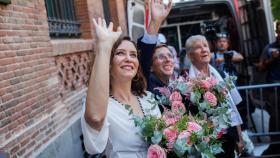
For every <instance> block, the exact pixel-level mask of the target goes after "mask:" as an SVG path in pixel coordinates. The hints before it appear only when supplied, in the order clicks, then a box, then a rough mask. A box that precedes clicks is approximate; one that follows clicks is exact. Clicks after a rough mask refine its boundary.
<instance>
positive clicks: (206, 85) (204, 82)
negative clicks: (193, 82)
mask: <svg viewBox="0 0 280 158" xmlns="http://www.w3.org/2000/svg"><path fill="white" fill-rule="evenodd" d="M199 85H200V87H201V88H203V89H206V90H208V89H209V88H210V87H211V84H210V83H209V82H208V81H207V80H202V81H200V82H199Z"/></svg>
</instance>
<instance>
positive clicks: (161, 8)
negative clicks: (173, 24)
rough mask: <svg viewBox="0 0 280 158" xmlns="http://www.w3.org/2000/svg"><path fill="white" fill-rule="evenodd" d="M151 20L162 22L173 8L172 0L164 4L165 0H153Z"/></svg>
mask: <svg viewBox="0 0 280 158" xmlns="http://www.w3.org/2000/svg"><path fill="white" fill-rule="evenodd" d="M150 4H151V20H154V21H158V22H160V23H161V22H162V21H163V20H164V19H165V18H166V17H167V15H168V14H169V12H170V10H171V8H172V0H169V2H168V4H167V5H166V4H164V3H163V0H151V3H150Z"/></svg>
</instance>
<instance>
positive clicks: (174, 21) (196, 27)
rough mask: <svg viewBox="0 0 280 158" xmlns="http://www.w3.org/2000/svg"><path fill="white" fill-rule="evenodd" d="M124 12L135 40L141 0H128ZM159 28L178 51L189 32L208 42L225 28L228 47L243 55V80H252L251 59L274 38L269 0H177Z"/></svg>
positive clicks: (139, 29) (142, 24)
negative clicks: (229, 43) (205, 38)
mask: <svg viewBox="0 0 280 158" xmlns="http://www.w3.org/2000/svg"><path fill="white" fill-rule="evenodd" d="M127 15H128V30H129V35H130V36H131V37H132V39H134V40H136V39H137V38H139V37H140V36H142V35H143V33H144V28H145V21H146V20H145V9H144V2H143V0H128V1H127ZM160 32H161V33H163V34H164V35H165V36H166V37H167V41H168V44H169V45H172V46H174V47H175V48H176V50H177V51H178V52H180V51H181V50H182V48H184V44H185V41H186V39H187V38H188V37H189V36H191V35H194V34H204V35H205V36H206V37H207V38H208V39H209V41H210V44H211V43H213V42H214V38H215V33H216V32H228V33H229V35H230V40H231V48H230V49H233V50H236V51H238V52H240V53H241V54H243V56H244V57H245V60H244V62H243V63H242V65H240V71H241V77H240V78H242V79H244V81H243V84H248V82H249V81H252V78H249V76H252V74H254V68H253V63H254V62H257V61H258V60H259V57H260V55H261V52H262V49H263V48H264V46H265V45H266V44H267V43H270V42H272V41H274V40H275V34H274V29H273V22H272V14H271V8H270V0H251V1H248V0H177V1H176V3H174V4H173V8H172V10H171V12H170V14H169V16H168V17H167V19H166V21H165V22H164V23H163V25H162V27H161V29H160ZM244 67H246V68H245V69H244Z"/></svg>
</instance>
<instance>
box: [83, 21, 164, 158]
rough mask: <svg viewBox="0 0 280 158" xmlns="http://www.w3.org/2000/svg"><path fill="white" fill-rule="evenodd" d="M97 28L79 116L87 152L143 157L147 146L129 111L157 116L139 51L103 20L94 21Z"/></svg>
mask: <svg viewBox="0 0 280 158" xmlns="http://www.w3.org/2000/svg"><path fill="white" fill-rule="evenodd" d="M93 22H94V25H95V30H96V36H97V37H96V39H97V45H96V56H95V61H94V65H93V68H92V73H91V76H90V80H89V87H88V92H87V97H86V102H85V106H84V108H83V115H82V117H81V125H82V132H83V135H84V145H85V148H86V150H87V152H88V153H90V154H97V153H105V154H106V156H107V157H109V158H111V157H112V158H136V157H137V158H138V157H139V158H144V157H146V156H147V149H148V146H147V144H146V142H145V140H144V139H143V138H142V137H141V135H140V134H139V133H138V132H139V129H138V128H137V127H135V125H134V122H133V120H132V119H131V117H132V116H131V115H129V111H128V110H127V109H126V108H125V105H130V108H131V110H132V112H133V114H134V115H138V116H141V117H143V116H144V115H157V116H160V111H159V109H158V107H156V108H155V109H154V110H150V109H152V106H153V105H151V104H150V102H149V101H148V99H150V98H151V96H150V93H147V92H146V91H145V88H146V83H145V79H144V77H143V75H142V73H141V69H140V67H139V61H138V55H139V54H138V53H137V49H136V46H135V44H134V42H132V41H131V40H130V39H129V38H119V37H120V35H121V29H120V27H119V28H118V30H117V32H114V31H113V24H112V23H110V24H109V26H108V27H107V25H106V22H105V20H104V19H103V20H101V19H100V18H99V19H98V21H97V22H96V21H95V20H93Z"/></svg>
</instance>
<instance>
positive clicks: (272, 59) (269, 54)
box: [262, 22, 280, 83]
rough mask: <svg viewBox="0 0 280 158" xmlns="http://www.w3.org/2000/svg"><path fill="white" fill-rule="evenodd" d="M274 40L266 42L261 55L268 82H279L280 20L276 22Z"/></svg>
mask: <svg viewBox="0 0 280 158" xmlns="http://www.w3.org/2000/svg"><path fill="white" fill-rule="evenodd" d="M276 34H277V37H276V41H275V42H273V43H270V44H268V45H267V46H266V47H265V49H264V55H263V57H262V61H263V67H264V70H267V77H266V81H267V82H268V83H279V82H280V22H277V23H276Z"/></svg>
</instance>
